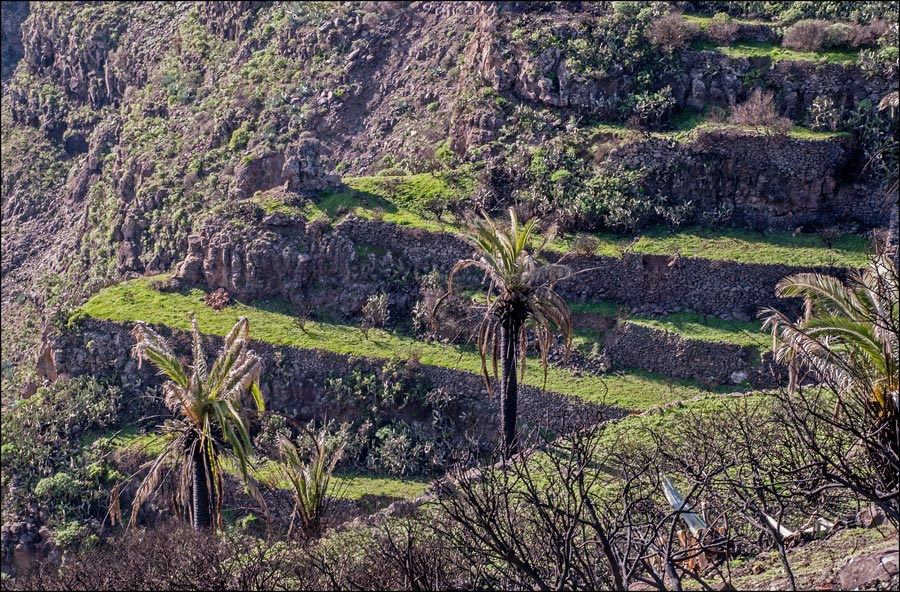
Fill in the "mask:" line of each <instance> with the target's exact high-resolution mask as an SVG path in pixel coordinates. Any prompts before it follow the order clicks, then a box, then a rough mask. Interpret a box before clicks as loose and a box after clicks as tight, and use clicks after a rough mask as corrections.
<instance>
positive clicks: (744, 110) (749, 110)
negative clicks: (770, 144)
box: [728, 88, 793, 136]
mask: <svg viewBox="0 0 900 592" xmlns="http://www.w3.org/2000/svg"><path fill="white" fill-rule="evenodd" d="M728 122H729V123H732V124H734V125H745V126H751V127H755V128H758V129H760V130H761V131H764V132H765V133H768V134H772V135H776V136H783V135H785V134H787V133H788V132H789V131H790V130H791V128H792V127H793V122H792V121H791V120H790V119H789V118H787V117H781V116H779V115H778V111H777V109H776V108H775V97H774V95H773V94H772V93H771V92H764V91H762V90H761V89H759V88H757V89H754V91H753V92H752V93H751V94H750V96H749V97H748V98H747V100H746V101H744V102H743V103H741V104H740V105H736V106H735V107H734V109H733V110H732V112H731V116H730V117H729V118H728Z"/></svg>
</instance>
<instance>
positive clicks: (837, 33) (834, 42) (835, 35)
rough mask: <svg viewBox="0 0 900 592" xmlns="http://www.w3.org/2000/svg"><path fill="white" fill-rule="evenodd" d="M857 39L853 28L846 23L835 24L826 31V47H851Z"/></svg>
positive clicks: (824, 42)
mask: <svg viewBox="0 0 900 592" xmlns="http://www.w3.org/2000/svg"><path fill="white" fill-rule="evenodd" d="M855 38H856V34H855V33H854V30H853V27H851V26H850V25H847V24H845V23H833V24H831V25H828V27H827V28H826V29H825V39H824V40H823V42H822V45H823V46H824V47H849V46H851V45H853V40H854V39H855Z"/></svg>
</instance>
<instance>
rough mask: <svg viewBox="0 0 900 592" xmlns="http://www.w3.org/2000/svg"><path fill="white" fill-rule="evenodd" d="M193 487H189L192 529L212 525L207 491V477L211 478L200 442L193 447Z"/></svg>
mask: <svg viewBox="0 0 900 592" xmlns="http://www.w3.org/2000/svg"><path fill="white" fill-rule="evenodd" d="M193 456H194V458H193V463H194V469H193V473H194V475H193V487H192V488H191V490H192V494H191V497H192V499H191V501H192V503H193V506H194V511H193V524H192V526H193V527H194V530H204V529H208V528H210V527H211V526H212V496H211V495H210V493H209V483H210V481H208V479H211V478H212V476H211V475H210V472H211V471H210V467H209V459H208V458H207V457H206V451H205V450H203V446H202V444H201V443H200V442H197V444H196V445H195V448H194V455H193Z"/></svg>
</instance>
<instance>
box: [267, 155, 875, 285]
mask: <svg viewBox="0 0 900 592" xmlns="http://www.w3.org/2000/svg"><path fill="white" fill-rule="evenodd" d="M344 183H346V188H344V189H341V190H338V191H328V192H324V193H323V194H322V195H321V196H320V197H319V198H318V199H316V200H313V201H312V202H310V203H308V204H306V205H304V206H302V207H301V206H296V205H290V204H286V203H284V202H282V201H280V200H279V198H278V197H274V196H267V195H265V194H261V195H259V196H257V197H256V198H255V199H256V201H257V203H259V204H260V206H261V207H262V208H263V209H264V210H265V211H266V212H270V213H271V212H274V211H282V212H284V213H287V214H291V215H295V216H301V217H303V218H305V219H307V220H314V219H317V218H321V217H323V216H327V217H328V218H331V219H334V220H337V219H340V218H341V217H342V216H345V215H348V214H354V215H356V216H359V217H360V218H364V219H369V220H372V219H377V220H382V221H384V222H387V223H391V224H397V225H401V226H410V227H415V228H422V229H425V230H430V231H435V232H456V231H458V230H459V229H460V226H459V224H460V221H459V220H456V219H453V218H452V217H451V216H450V215H448V214H442V215H441V217H438V214H436V213H434V209H433V207H432V204H434V203H436V202H444V203H452V202H456V201H459V200H465V199H467V197H468V196H469V195H470V193H471V190H472V183H473V180H472V176H471V172H469V171H464V170H457V171H454V172H450V173H438V174H436V175H432V174H431V173H421V174H418V175H406V176H384V177H379V176H374V177H345V178H344ZM591 236H593V237H595V238H596V239H597V241H598V244H597V248H596V249H595V251H594V254H595V255H606V256H611V257H621V256H622V254H623V253H624V252H626V251H630V252H634V253H642V254H647V255H674V256H681V257H692V258H699V259H713V260H721V261H734V262H738V263H754V264H782V265H791V266H837V267H852V268H861V267H865V266H866V264H867V262H868V259H869V242H868V240H867V239H866V238H865V237H864V236H862V235H859V234H844V235H842V236H839V237H837V238H835V239H834V240H833V242H831V243H830V245H829V244H826V242H825V241H824V240H823V239H822V238H821V237H820V236H819V235H818V234H815V233H803V232H800V233H795V232H790V231H767V232H765V233H761V232H752V231H747V230H733V229H722V230H711V229H706V228H683V229H678V230H675V231H672V230H669V229H667V228H665V227H654V228H650V229H648V230H646V231H644V232H641V233H639V234H636V235H618V234H612V233H591ZM575 238H576V235H572V234H570V235H565V236H562V237H560V238H558V239H556V240H555V241H553V242H552V243H550V244H549V245H548V249H549V250H551V251H555V252H557V253H567V252H570V251H571V250H572V243H573V242H574V240H575Z"/></svg>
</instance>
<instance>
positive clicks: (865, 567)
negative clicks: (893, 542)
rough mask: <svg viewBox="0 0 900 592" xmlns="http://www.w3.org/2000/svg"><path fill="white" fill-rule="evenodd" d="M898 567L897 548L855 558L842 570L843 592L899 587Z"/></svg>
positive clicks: (899, 563) (899, 557)
mask: <svg viewBox="0 0 900 592" xmlns="http://www.w3.org/2000/svg"><path fill="white" fill-rule="evenodd" d="M898 567H900V556H898V552H897V549H896V548H893V549H891V548H887V549H881V550H879V551H874V552H872V553H864V554H862V555H860V556H858V557H854V558H853V559H851V560H850V562H849V563H848V564H847V565H846V566H844V567H843V568H842V569H841V572H840V581H841V590H891V589H892V587H891V585H890V584H891V583H892V584H893V585H894V586H896V585H897V575H898ZM893 589H896V588H895V587H894V588H893Z"/></svg>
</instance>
